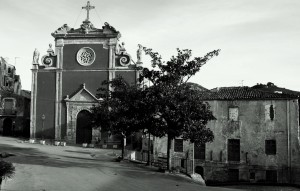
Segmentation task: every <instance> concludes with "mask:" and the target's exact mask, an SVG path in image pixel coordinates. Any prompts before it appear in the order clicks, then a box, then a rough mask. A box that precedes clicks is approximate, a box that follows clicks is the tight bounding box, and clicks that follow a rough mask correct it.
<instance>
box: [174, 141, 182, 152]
mask: <svg viewBox="0 0 300 191" xmlns="http://www.w3.org/2000/svg"><path fill="white" fill-rule="evenodd" d="M174 151H175V152H183V139H175V141H174Z"/></svg>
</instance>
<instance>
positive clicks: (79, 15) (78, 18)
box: [73, 9, 82, 28]
mask: <svg viewBox="0 0 300 191" xmlns="http://www.w3.org/2000/svg"><path fill="white" fill-rule="evenodd" d="M81 12H82V9H81V10H80V13H79V15H78V16H77V19H76V21H75V23H74V26H73V28H75V25H76V24H77V21H78V19H79V17H80V15H81Z"/></svg>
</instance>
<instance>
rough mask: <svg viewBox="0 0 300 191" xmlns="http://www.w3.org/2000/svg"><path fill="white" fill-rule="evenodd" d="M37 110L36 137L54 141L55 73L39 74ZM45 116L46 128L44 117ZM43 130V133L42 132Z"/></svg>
mask: <svg viewBox="0 0 300 191" xmlns="http://www.w3.org/2000/svg"><path fill="white" fill-rule="evenodd" d="M37 81H38V83H37V86H38V87H37V100H36V102H37V106H38V107H37V108H36V137H37V138H41V137H42V133H43V136H44V138H47V139H54V129H55V128H54V123H55V115H54V113H55V112H54V111H55V91H56V90H55V73H54V72H39V73H38V74H37ZM43 114H44V115H45V120H44V128H43V129H42V127H43V120H42V115H43ZM42 130H43V131H42Z"/></svg>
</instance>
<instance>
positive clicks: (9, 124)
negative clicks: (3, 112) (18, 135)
mask: <svg viewBox="0 0 300 191" xmlns="http://www.w3.org/2000/svg"><path fill="white" fill-rule="evenodd" d="M3 136H13V121H12V119H11V118H5V119H4V121H3Z"/></svg>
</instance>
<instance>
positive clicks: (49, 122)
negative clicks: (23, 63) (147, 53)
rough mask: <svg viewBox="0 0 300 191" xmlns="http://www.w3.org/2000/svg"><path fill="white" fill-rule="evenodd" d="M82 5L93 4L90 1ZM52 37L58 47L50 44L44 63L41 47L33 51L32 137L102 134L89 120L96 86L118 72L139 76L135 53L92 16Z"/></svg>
mask: <svg viewBox="0 0 300 191" xmlns="http://www.w3.org/2000/svg"><path fill="white" fill-rule="evenodd" d="M83 8H85V9H87V11H89V9H91V8H94V7H92V6H90V5H89V3H88V5H87V6H86V7H83ZM52 36H53V37H54V39H55V47H54V49H52V46H51V45H50V46H49V49H48V51H47V54H46V55H44V56H42V58H41V63H39V52H38V51H37V50H36V51H35V52H34V56H33V68H32V95H31V96H32V97H31V98H32V102H31V128H30V133H31V138H44V139H52V140H54V139H55V140H65V141H66V142H68V143H75V144H81V143H92V142H93V141H96V140H100V139H103V137H101V132H100V128H99V129H95V128H92V127H91V120H90V108H91V107H92V106H93V105H94V104H95V103H97V102H99V101H100V100H99V99H98V98H97V97H96V94H97V89H98V88H99V87H101V84H102V82H103V81H105V80H111V79H113V78H114V77H116V76H118V75H120V76H122V77H123V78H124V79H125V80H126V81H127V82H128V83H130V84H131V83H136V82H137V77H138V70H137V67H136V66H135V65H133V64H131V63H132V61H131V57H130V55H129V54H127V53H126V50H125V49H124V46H123V45H120V44H119V43H118V42H119V38H120V37H121V34H120V32H119V31H117V30H116V29H115V28H114V27H112V26H111V25H109V24H108V23H105V24H104V26H103V27H102V29H97V28H95V27H94V26H93V24H92V23H91V22H90V21H89V17H88V16H87V19H86V20H85V21H83V23H82V24H81V26H80V28H78V29H73V28H70V27H68V25H67V24H65V25H63V26H62V27H60V28H59V29H57V30H56V31H55V32H53V33H52ZM107 88H109V87H107ZM106 136H107V134H106ZM104 139H105V137H104ZM106 139H108V138H106Z"/></svg>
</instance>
